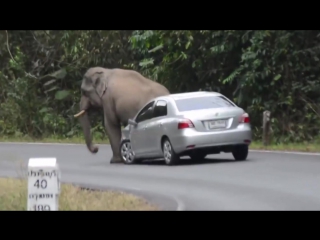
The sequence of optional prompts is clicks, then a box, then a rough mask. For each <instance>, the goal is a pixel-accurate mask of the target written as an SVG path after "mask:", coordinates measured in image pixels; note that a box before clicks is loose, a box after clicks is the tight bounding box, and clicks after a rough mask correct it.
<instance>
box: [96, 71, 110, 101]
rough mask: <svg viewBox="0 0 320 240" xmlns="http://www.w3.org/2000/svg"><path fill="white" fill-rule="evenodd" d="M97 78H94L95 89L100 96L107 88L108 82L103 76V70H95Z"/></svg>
mask: <svg viewBox="0 0 320 240" xmlns="http://www.w3.org/2000/svg"><path fill="white" fill-rule="evenodd" d="M97 74H98V78H97V79H96V90H97V93H98V94H99V97H100V98H101V97H102V96H103V94H104V93H105V91H106V90H107V87H108V83H107V79H105V77H104V76H103V72H97Z"/></svg>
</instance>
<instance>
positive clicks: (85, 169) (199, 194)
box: [0, 143, 320, 210]
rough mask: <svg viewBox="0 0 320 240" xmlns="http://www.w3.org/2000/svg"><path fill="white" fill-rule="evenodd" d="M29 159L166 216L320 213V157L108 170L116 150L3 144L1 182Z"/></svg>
mask: <svg viewBox="0 0 320 240" xmlns="http://www.w3.org/2000/svg"><path fill="white" fill-rule="evenodd" d="M30 157H56V158H57V160H58V162H59V165H60V168H61V171H62V181H63V182H69V183H71V182H72V183H76V184H80V185H87V186H88V187H89V186H90V187H96V188H97V187H99V188H116V189H123V190H128V191H131V192H134V193H136V194H138V195H142V196H144V197H146V198H147V199H148V200H150V201H152V202H154V203H156V204H158V205H159V206H160V207H161V208H163V209H167V210H320V154H288V153H266V152H250V154H249V157H248V160H247V161H245V162H235V161H234V160H233V157H232V155H231V154H219V155H210V156H208V157H207V159H208V160H207V161H205V162H202V163H194V164H192V163H191V162H190V161H188V160H185V161H184V162H183V163H181V165H178V166H173V167H169V166H166V165H165V164H164V162H162V161H159V162H154V163H153V162H146V163H142V164H139V165H131V166H127V165H122V164H115V165H113V164H109V159H110V157H111V149H110V146H109V145H101V146H100V149H99V152H98V153H97V154H96V155H92V154H91V153H89V152H88V151H87V149H86V147H85V146H84V145H59V144H39V145H38V144H18V143H16V144H9V143H0V176H2V177H18V176H21V174H22V172H21V170H22V169H26V165H27V162H28V159H29V158H30Z"/></svg>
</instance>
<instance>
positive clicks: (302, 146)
mask: <svg viewBox="0 0 320 240" xmlns="http://www.w3.org/2000/svg"><path fill="white" fill-rule="evenodd" d="M0 142H43V143H78V144H85V141H84V138H83V136H78V137H72V138H61V137H58V136H53V137H50V138H42V139H33V138H30V137H4V136H3V137H0ZM93 142H94V143H95V144H108V143H109V139H108V138H107V137H105V138H104V139H102V138H98V137H95V136H93ZM250 149H255V150H276V151H302V152H320V139H317V140H315V141H313V142H305V143H287V144H284V143H279V144H278V143H272V144H271V145H269V146H263V144H262V143H261V141H253V142H252V144H251V145H250Z"/></svg>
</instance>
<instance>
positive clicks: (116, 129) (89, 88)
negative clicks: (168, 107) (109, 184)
mask: <svg viewBox="0 0 320 240" xmlns="http://www.w3.org/2000/svg"><path fill="white" fill-rule="evenodd" d="M81 92H82V93H81V99H80V112H79V113H78V114H76V115H74V117H76V118H77V117H79V119H80V124H81V126H82V129H83V132H84V137H85V142H86V145H87V148H88V150H89V151H90V152H91V153H93V154H95V153H97V152H98V150H99V148H98V146H96V145H93V143H92V136H91V132H90V128H91V127H90V122H89V117H88V110H90V109H93V108H100V109H101V108H102V110H103V117H104V127H105V130H106V133H107V135H108V137H109V140H110V144H111V149H112V152H113V155H112V158H111V159H110V163H123V160H122V158H121V157H120V142H121V125H124V126H126V125H127V124H128V120H129V119H130V118H133V117H134V116H135V115H136V114H137V113H138V111H139V110H140V109H141V108H142V107H143V106H144V105H145V104H146V103H147V102H148V101H150V100H151V99H153V98H155V97H159V96H164V95H169V94H170V92H169V90H168V89H167V88H166V87H165V86H163V85H161V84H159V83H157V82H155V81H152V80H150V79H148V78H146V77H144V76H142V75H141V74H140V73H138V72H137V71H134V70H129V69H120V68H112V69H108V68H103V67H92V68H89V69H88V70H87V71H86V73H85V74H84V76H83V79H82V84H81Z"/></svg>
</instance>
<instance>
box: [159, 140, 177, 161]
mask: <svg viewBox="0 0 320 240" xmlns="http://www.w3.org/2000/svg"><path fill="white" fill-rule="evenodd" d="M162 152H163V157H164V161H165V163H166V164H167V165H176V164H177V163H178V162H179V160H180V157H179V156H178V155H177V154H176V153H175V151H174V150H173V147H172V145H171V142H170V141H169V139H168V138H165V139H164V140H163V141H162Z"/></svg>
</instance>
